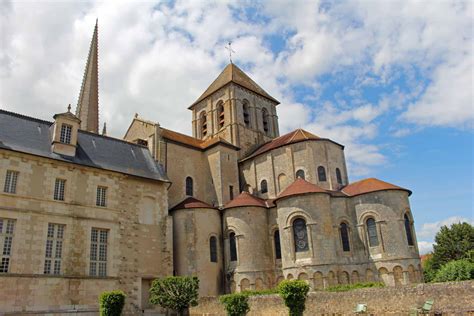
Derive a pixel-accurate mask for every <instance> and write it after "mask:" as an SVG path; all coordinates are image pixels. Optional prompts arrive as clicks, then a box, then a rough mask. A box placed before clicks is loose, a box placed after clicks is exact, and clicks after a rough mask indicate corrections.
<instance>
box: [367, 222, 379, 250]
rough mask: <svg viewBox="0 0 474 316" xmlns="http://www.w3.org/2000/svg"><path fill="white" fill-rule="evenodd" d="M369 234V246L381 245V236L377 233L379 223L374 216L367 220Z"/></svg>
mask: <svg viewBox="0 0 474 316" xmlns="http://www.w3.org/2000/svg"><path fill="white" fill-rule="evenodd" d="M366 225H367V235H368V237H369V246H371V247H374V246H378V245H379V237H378V235H377V225H376V224H375V220H374V219H373V218H369V219H368V220H367V222H366Z"/></svg>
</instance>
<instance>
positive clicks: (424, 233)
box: [416, 216, 474, 240]
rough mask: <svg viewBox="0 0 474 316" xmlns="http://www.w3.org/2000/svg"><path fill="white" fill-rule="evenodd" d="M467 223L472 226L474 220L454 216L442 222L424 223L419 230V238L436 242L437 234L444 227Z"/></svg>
mask: <svg viewBox="0 0 474 316" xmlns="http://www.w3.org/2000/svg"><path fill="white" fill-rule="evenodd" d="M462 222H467V223H470V224H474V220H473V219H472V218H471V219H468V218H464V217H460V216H452V217H448V218H446V219H444V220H442V221H437V222H432V223H424V224H423V225H421V229H418V231H417V233H416V234H417V236H418V238H420V239H424V240H434V237H435V235H436V233H437V232H439V230H440V229H441V227H442V226H448V227H449V226H450V225H452V224H454V223H462Z"/></svg>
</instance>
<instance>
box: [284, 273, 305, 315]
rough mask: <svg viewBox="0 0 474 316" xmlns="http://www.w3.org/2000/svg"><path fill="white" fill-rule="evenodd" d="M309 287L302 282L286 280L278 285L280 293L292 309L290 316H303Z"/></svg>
mask: <svg viewBox="0 0 474 316" xmlns="http://www.w3.org/2000/svg"><path fill="white" fill-rule="evenodd" d="M308 291H309V285H308V284H307V283H306V282H305V281H302V280H284V281H282V282H281V283H280V284H279V285H278V292H279V293H280V296H281V297H282V298H283V300H284V301H285V305H286V306H287V307H288V308H289V309H290V316H301V315H303V312H304V309H305V302H306V296H307V295H308Z"/></svg>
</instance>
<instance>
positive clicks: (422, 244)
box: [418, 241, 433, 255]
mask: <svg viewBox="0 0 474 316" xmlns="http://www.w3.org/2000/svg"><path fill="white" fill-rule="evenodd" d="M418 250H419V251H420V255H426V254H427V253H430V252H432V251H433V242H429V241H419V242H418Z"/></svg>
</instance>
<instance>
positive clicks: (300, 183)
mask: <svg viewBox="0 0 474 316" xmlns="http://www.w3.org/2000/svg"><path fill="white" fill-rule="evenodd" d="M306 193H329V192H328V191H326V190H324V189H323V188H321V187H319V186H317V185H316V184H313V183H310V182H308V181H306V180H304V179H301V178H298V179H296V181H295V182H293V183H292V184H290V185H289V186H288V187H287V188H286V189H285V190H283V192H281V193H280V194H279V195H278V197H277V200H278V199H282V198H285V197H289V196H293V195H300V194H306Z"/></svg>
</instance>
